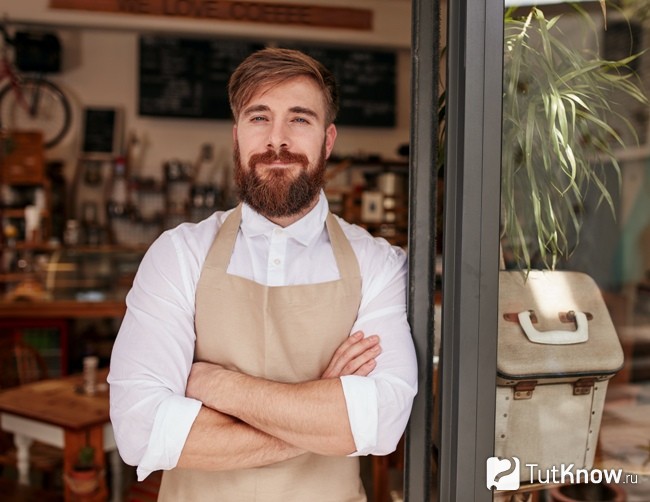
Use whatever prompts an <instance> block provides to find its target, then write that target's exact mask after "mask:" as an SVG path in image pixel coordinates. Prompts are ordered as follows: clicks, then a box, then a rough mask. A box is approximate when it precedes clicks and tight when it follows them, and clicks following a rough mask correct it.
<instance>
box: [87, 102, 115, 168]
mask: <svg viewBox="0 0 650 502" xmlns="http://www.w3.org/2000/svg"><path fill="white" fill-rule="evenodd" d="M119 120H120V111H119V110H117V109H116V108H92V107H86V108H84V127H83V140H82V144H81V151H82V153H83V154H85V155H107V156H109V157H111V156H113V155H116V154H117V153H118V151H119V141H120V138H119V134H120V132H121V131H120V127H119V126H120V123H119Z"/></svg>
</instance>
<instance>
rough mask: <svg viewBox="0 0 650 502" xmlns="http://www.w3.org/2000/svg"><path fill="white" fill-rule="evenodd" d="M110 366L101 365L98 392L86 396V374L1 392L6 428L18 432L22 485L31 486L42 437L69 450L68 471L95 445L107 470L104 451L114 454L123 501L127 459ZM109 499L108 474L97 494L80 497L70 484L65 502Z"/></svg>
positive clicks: (0, 417) (117, 491)
mask: <svg viewBox="0 0 650 502" xmlns="http://www.w3.org/2000/svg"><path fill="white" fill-rule="evenodd" d="M107 374H108V369H100V370H99V372H98V375H97V381H98V382H100V384H99V386H98V387H99V389H98V392H97V393H96V394H95V395H93V396H89V395H85V394H83V392H82V391H81V390H80V389H81V388H82V382H83V377H82V376H81V375H73V376H69V377H65V378H56V379H49V380H42V381H39V382H35V383H31V384H26V385H22V386H20V387H15V388H12V389H8V390H6V391H3V392H0V427H1V428H2V429H4V430H6V431H8V432H11V433H13V434H14V439H15V444H16V448H17V449H18V466H17V467H18V474H19V483H21V484H29V446H30V444H31V443H32V441H33V440H38V441H41V442H43V443H47V444H50V445H53V446H56V447H59V448H62V449H63V458H64V473H69V472H70V471H71V470H72V467H73V465H74V464H75V462H76V459H77V456H78V453H79V449H80V448H81V447H82V446H84V445H90V446H93V447H94V448H95V463H96V465H97V466H98V467H99V469H100V470H103V471H105V470H106V462H105V457H104V452H110V459H111V466H112V468H113V469H112V470H113V472H112V475H113V478H112V479H113V483H112V495H113V500H114V501H119V500H120V499H121V489H122V475H121V472H122V463H121V460H120V457H119V454H118V453H117V447H116V445H115V439H114V437H113V429H112V427H111V423H110V418H109V400H108V386H107V385H106V376H107ZM107 498H108V490H107V486H106V477H105V476H102V478H101V481H100V486H99V488H98V489H97V491H96V492H94V493H93V494H92V495H91V496H87V497H85V498H79V497H77V496H75V495H74V494H73V493H72V492H71V491H70V490H69V488H68V486H67V484H66V487H65V500H66V501H73V500H75V501H76V500H84V501H86V500H88V501H93V502H95V501H104V500H107Z"/></svg>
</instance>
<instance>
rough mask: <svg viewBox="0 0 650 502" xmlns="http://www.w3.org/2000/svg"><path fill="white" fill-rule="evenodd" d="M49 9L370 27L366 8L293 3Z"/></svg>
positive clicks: (58, 1) (173, 2)
mask: <svg viewBox="0 0 650 502" xmlns="http://www.w3.org/2000/svg"><path fill="white" fill-rule="evenodd" d="M50 8H51V9H69V10H85V11H95V12H111V13H120V14H137V15H145V16H171V17H184V18H192V19H212V20H219V21H246V22H251V23H267V24H282V25H287V24H289V25H298V26H312V27H323V28H347V29H353V30H371V29H372V11H371V10H370V9H357V8H348V7H324V6H320V5H305V4H293V3H267V2H238V1H232V0H50Z"/></svg>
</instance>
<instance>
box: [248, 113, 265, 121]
mask: <svg viewBox="0 0 650 502" xmlns="http://www.w3.org/2000/svg"><path fill="white" fill-rule="evenodd" d="M265 120H266V117H262V116H259V115H258V116H255V117H251V122H264V121H265Z"/></svg>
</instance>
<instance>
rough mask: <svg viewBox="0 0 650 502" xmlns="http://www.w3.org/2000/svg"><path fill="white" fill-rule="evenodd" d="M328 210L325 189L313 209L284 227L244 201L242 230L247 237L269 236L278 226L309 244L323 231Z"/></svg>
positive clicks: (291, 235) (302, 242) (301, 242)
mask: <svg viewBox="0 0 650 502" xmlns="http://www.w3.org/2000/svg"><path fill="white" fill-rule="evenodd" d="M328 212H329V204H328V202H327V197H325V192H323V190H321V191H320V195H319V197H318V203H317V204H316V206H314V208H313V209H312V210H311V211H309V212H308V213H307V214H306V215H305V216H303V217H302V218H300V219H299V220H298V221H296V222H295V223H293V224H291V225H289V226H288V227H284V228H282V227H281V226H280V225H276V224H275V223H273V222H272V221H270V220H268V219H267V218H266V217H264V216H262V215H261V214H259V213H258V212H256V211H255V210H254V209H253V208H251V207H250V206H249V205H248V204H246V203H244V204H243V205H242V221H241V230H242V232H243V233H244V235H246V236H247V237H255V236H258V235H267V236H269V235H271V233H272V232H273V231H274V230H275V229H276V228H282V230H284V231H285V232H286V233H287V234H288V235H289V237H291V238H293V239H295V240H296V241H298V242H299V243H300V244H302V245H304V246H307V245H309V244H310V243H311V242H312V241H313V240H314V239H315V238H316V237H318V236H319V235H320V234H321V232H322V231H323V227H324V225H325V219H326V218H327V214H328Z"/></svg>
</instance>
